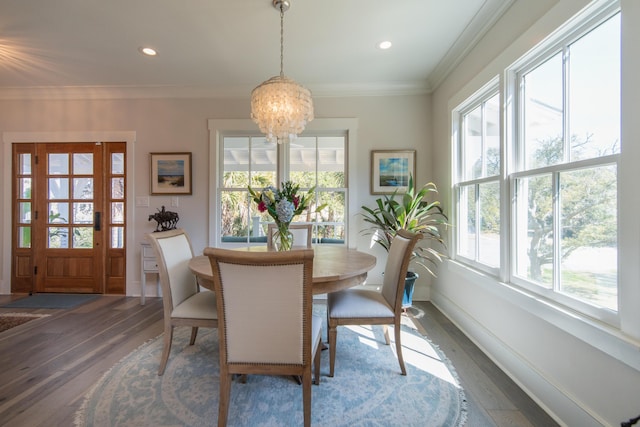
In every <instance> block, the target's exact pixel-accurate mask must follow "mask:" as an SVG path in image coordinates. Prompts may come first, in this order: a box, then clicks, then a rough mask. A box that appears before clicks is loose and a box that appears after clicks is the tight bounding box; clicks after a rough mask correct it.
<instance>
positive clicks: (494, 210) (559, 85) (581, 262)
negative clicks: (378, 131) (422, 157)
mask: <svg viewBox="0 0 640 427" xmlns="http://www.w3.org/2000/svg"><path fill="white" fill-rule="evenodd" d="M613 7H616V6H615V3H613V4H612V5H610V6H609V7H608V10H605V9H601V10H599V11H593V12H591V14H590V16H588V17H585V18H584V19H582V20H580V22H578V21H579V20H576V22H574V23H573V24H572V25H573V27H572V28H563V29H561V30H560V31H559V32H558V33H557V34H555V35H554V36H553V37H550V38H549V41H548V42H546V43H547V44H545V45H544V46H540V47H539V48H537V49H535V51H533V52H531V53H530V54H528V55H527V57H526V58H522V59H521V60H519V61H518V63H517V64H516V65H514V66H513V68H511V69H509V70H507V71H508V72H507V73H506V76H507V79H506V84H504V88H505V90H506V94H505V96H504V98H505V99H507V100H508V107H507V108H505V109H504V111H503V112H501V111H500V108H499V107H500V86H499V85H498V82H497V81H495V82H491V83H490V84H488V85H487V86H486V88H485V89H483V90H481V91H479V92H478V93H477V94H475V95H473V96H472V97H470V98H469V99H468V100H467V101H465V102H464V103H463V104H461V106H460V107H458V108H456V109H455V110H454V112H453V113H454V114H453V118H454V120H453V123H454V128H453V129H454V134H455V135H456V140H457V142H456V153H455V156H454V161H455V169H454V170H455V171H456V181H455V183H456V185H455V190H456V191H455V193H454V194H455V197H456V201H457V209H456V217H455V218H456V225H457V227H456V230H457V233H456V236H455V246H456V258H457V259H458V260H459V261H460V262H462V263H465V264H468V265H470V266H471V267H474V268H477V269H481V270H483V271H488V272H491V273H494V274H495V275H496V276H499V278H500V279H501V280H508V281H510V282H511V283H513V284H516V285H519V286H521V287H523V288H526V289H528V290H531V291H533V292H535V293H537V294H540V295H543V296H544V297H546V298H548V299H550V300H554V301H556V302H559V303H561V304H563V305H565V306H569V307H571V308H573V309H576V310H579V311H581V312H583V313H585V314H588V315H590V316H593V317H596V318H599V319H601V320H605V321H608V322H610V323H615V322H616V318H617V310H618V271H617V265H618V248H617V246H618V242H617V235H618V211H617V210H618V188H617V187H618V185H617V183H618V181H617V180H618V177H617V175H618V165H619V161H620V153H621V147H620V72H621V61H620V59H621V58H620V48H621V46H620V13H619V11H618V10H613ZM496 80H498V79H496ZM504 117H506V119H504ZM501 120H506V123H507V127H506V128H508V129H510V133H508V134H507V135H506V137H505V138H501V136H500V131H499V130H500V129H501V125H500V123H501ZM501 153H502V154H501ZM504 153H507V155H505V154H504ZM501 159H503V162H505V164H504V165H501V162H500V160H501ZM500 212H503V217H502V221H501V216H500ZM506 213H508V215H506ZM501 253H502V254H508V257H506V256H505V257H503V258H502V259H505V260H506V259H508V260H509V263H507V265H501V263H500V259H501V256H500V254H501Z"/></svg>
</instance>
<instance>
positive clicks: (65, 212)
mask: <svg viewBox="0 0 640 427" xmlns="http://www.w3.org/2000/svg"><path fill="white" fill-rule="evenodd" d="M49 224H69V204H68V203H56V202H53V203H49Z"/></svg>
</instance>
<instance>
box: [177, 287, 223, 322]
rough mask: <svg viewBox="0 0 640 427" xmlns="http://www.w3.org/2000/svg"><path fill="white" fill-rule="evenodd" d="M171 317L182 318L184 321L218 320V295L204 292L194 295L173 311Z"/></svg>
mask: <svg viewBox="0 0 640 427" xmlns="http://www.w3.org/2000/svg"><path fill="white" fill-rule="evenodd" d="M171 317H180V318H183V319H217V318H218V310H217V308H216V294H215V293H213V292H211V291H202V292H197V293H195V294H193V295H192V296H190V297H189V298H187V299H186V300H184V301H182V303H181V304H179V305H178V306H177V307H176V308H174V309H173V311H172V312H171Z"/></svg>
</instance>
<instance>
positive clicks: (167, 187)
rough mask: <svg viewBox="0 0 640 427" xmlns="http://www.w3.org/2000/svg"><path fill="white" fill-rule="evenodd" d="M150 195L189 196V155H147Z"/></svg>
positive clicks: (190, 189) (190, 191) (190, 190)
mask: <svg viewBox="0 0 640 427" xmlns="http://www.w3.org/2000/svg"><path fill="white" fill-rule="evenodd" d="M149 154H150V155H151V194H152V195H160V194H170V195H180V194H191V193H192V188H191V153H149Z"/></svg>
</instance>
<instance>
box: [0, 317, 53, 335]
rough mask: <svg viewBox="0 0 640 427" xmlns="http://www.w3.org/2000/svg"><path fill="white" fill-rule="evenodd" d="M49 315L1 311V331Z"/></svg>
mask: <svg viewBox="0 0 640 427" xmlns="http://www.w3.org/2000/svg"><path fill="white" fill-rule="evenodd" d="M47 316H49V315H48V314H33V313H0V332H4V331H6V330H8V329H11V328H14V327H16V326H19V325H22V324H23V323H27V322H29V321H30V320H34V319H40V318H42V317H47Z"/></svg>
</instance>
